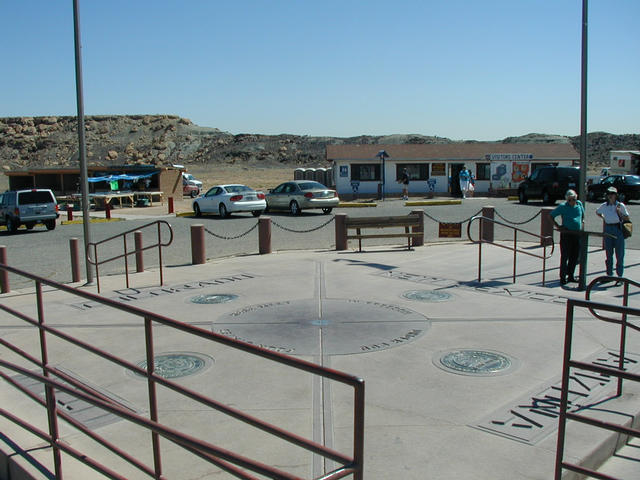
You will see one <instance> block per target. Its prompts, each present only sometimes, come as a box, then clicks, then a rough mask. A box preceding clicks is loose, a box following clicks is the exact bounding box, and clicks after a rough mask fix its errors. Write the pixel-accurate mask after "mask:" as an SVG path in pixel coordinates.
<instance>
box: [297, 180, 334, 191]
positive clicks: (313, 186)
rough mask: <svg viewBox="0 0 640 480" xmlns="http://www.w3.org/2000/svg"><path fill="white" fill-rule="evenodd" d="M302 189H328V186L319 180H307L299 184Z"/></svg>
mask: <svg viewBox="0 0 640 480" xmlns="http://www.w3.org/2000/svg"><path fill="white" fill-rule="evenodd" d="M298 186H299V187H300V190H326V189H327V187H325V186H324V185H322V184H321V183H318V182H305V183H300V184H298Z"/></svg>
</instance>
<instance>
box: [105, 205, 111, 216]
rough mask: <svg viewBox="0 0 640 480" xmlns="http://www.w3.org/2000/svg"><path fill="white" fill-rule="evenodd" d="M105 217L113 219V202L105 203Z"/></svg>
mask: <svg viewBox="0 0 640 480" xmlns="http://www.w3.org/2000/svg"><path fill="white" fill-rule="evenodd" d="M104 218H106V219H107V220H110V219H111V204H110V203H109V202H107V203H105V204H104Z"/></svg>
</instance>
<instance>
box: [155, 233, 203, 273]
mask: <svg viewBox="0 0 640 480" xmlns="http://www.w3.org/2000/svg"><path fill="white" fill-rule="evenodd" d="M157 225H158V264H159V265H160V285H164V274H163V273H162V230H161V229H160V223H157ZM169 228H171V227H169ZM172 235H173V234H172ZM172 238H173V237H172ZM202 244H203V245H204V242H202Z"/></svg>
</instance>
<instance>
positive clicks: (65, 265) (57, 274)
mask: <svg viewBox="0 0 640 480" xmlns="http://www.w3.org/2000/svg"><path fill="white" fill-rule="evenodd" d="M189 205H190V202H188V201H187V200H185V201H184V202H183V204H182V203H181V204H180V205H178V206H177V207H176V210H177V211H180V208H182V209H183V210H187V209H188V208H189ZM487 205H493V206H494V207H495V211H496V219H497V220H500V221H503V222H504V221H505V220H506V223H514V224H515V223H521V222H526V221H527V220H530V219H531V218H533V217H535V218H533V220H531V221H529V222H527V223H525V224H523V225H519V228H522V229H524V230H527V231H530V232H533V233H537V234H538V233H539V231H540V217H539V216H536V214H537V213H538V212H539V211H540V209H541V208H542V207H543V205H542V204H541V203H540V202H530V203H529V204H527V205H520V204H518V203H517V202H514V201H509V200H507V199H505V198H468V199H466V200H465V201H464V202H463V203H462V204H460V205H440V206H426V207H425V206H422V207H406V206H404V202H403V201H400V200H386V201H384V202H378V203H377V207H376V208H338V209H336V210H334V212H332V214H331V215H324V214H322V212H320V211H317V212H316V211H305V212H303V213H302V215H300V216H298V217H292V216H291V215H289V214H287V213H270V214H269V216H270V217H271V219H272V248H273V250H274V251H278V250H295V249H318V250H322V249H332V248H334V246H335V233H334V223H333V221H332V219H333V213H346V214H347V215H352V216H383V215H406V214H408V213H410V212H411V211H412V210H417V209H421V210H424V211H425V213H426V214H427V217H425V242H434V241H439V239H438V224H437V223H436V222H435V221H434V220H433V219H436V220H438V221H442V222H463V221H466V220H468V219H469V218H470V217H472V216H473V215H476V214H477V213H478V212H479V211H480V209H481V208H482V207H484V206H487ZM598 205H599V203H587V205H586V210H587V215H586V229H587V230H590V231H601V230H602V223H601V220H600V219H599V218H598V217H596V215H595V209H596V208H597V206H598ZM628 207H629V210H630V213H631V217H632V219H634V218H640V203H633V204H630V205H629V206H628ZM149 213H154V212H152V211H151V209H128V208H123V209H117V210H114V211H113V216H114V217H115V216H118V215H126V216H127V220H125V221H118V222H109V223H92V224H91V235H92V240H93V241H99V240H103V239H105V238H107V237H110V236H113V235H116V234H118V233H122V232H125V231H128V230H133V229H138V228H140V227H141V226H142V225H144V224H147V223H149V222H151V221H153V220H154V218H150V217H149V216H148V214H149ZM155 213H156V214H157V215H159V217H158V219H162V220H166V221H168V222H169V223H170V224H171V226H172V228H173V232H174V240H173V243H172V244H171V245H170V246H169V247H166V248H164V249H163V260H164V265H166V266H167V267H169V268H170V267H171V266H175V265H185V264H189V263H190V262H191V240H190V227H191V225H193V224H204V226H205V228H206V230H207V231H208V232H207V233H206V234H205V238H206V240H205V241H206V254H207V258H209V259H214V258H222V257H226V256H231V255H242V254H256V253H257V252H258V233H257V229H253V230H251V229H252V227H254V226H255V225H256V223H257V220H256V219H255V218H254V217H252V216H251V215H250V214H238V215H233V216H232V217H231V218H227V219H220V218H218V217H215V216H207V217H202V218H193V217H173V216H171V217H167V216H166V215H165V214H166V206H164V207H159V208H156V209H155ZM136 214H138V216H136ZM93 215H95V216H97V217H104V213H103V212H95V214H93V213H92V216H93ZM62 219H66V216H65V215H64V214H63V215H61V219H60V220H59V225H58V227H57V228H56V229H55V230H53V231H47V230H45V229H44V227H36V228H35V229H34V230H31V231H26V230H24V229H20V230H19V231H18V233H17V234H15V235H10V234H8V233H6V232H5V231H3V232H1V233H0V237H2V238H1V240H0V244H3V245H5V246H6V247H7V256H8V263H9V264H10V265H13V266H16V267H18V268H22V269H24V270H27V271H29V272H33V273H37V274H39V275H41V276H44V277H46V278H50V279H54V280H57V281H61V282H69V281H71V268H70V254H69V239H70V238H73V237H77V238H79V239H80V244H81V245H82V235H83V228H82V225H81V224H70V225H61V224H60V223H61V220H62ZM474 230H475V229H474ZM153 232H154V230H153V229H145V230H144V232H143V234H144V239H145V245H148V244H149V243H151V242H153V241H154V235H153V234H152V233H153ZM495 234H496V238H497V239H501V240H512V239H513V233H512V231H511V230H509V229H506V228H502V227H499V226H497V227H496V232H495ZM219 237H223V238H219ZM475 238H477V232H476V235H475ZM518 238H519V239H522V240H525V241H526V240H534V239H533V238H532V237H529V238H527V236H525V235H522V234H519V236H518ZM466 239H467V237H466V225H463V238H462V239H461V241H465V240H466ZM556 239H557V236H556ZM393 240H394V239H392V240H391V241H389V240H386V243H388V244H396V245H401V244H402V241H403V240H402V239H395V240H396V242H395V243H394V241H393ZM446 240H447V241H450V240H451V239H446ZM128 242H129V248H130V249H131V248H133V237H132V236H131V237H129V239H128ZM384 243H385V240H383V241H380V242H377V243H374V241H373V240H369V241H367V243H366V244H368V245H372V244H384ZM590 244H591V245H593V246H598V245H600V244H601V239H600V238H598V237H592V238H591V239H590ZM353 245H355V243H354V244H350V247H351V246H353ZM122 248H123V247H122V241H121V240H120V241H118V242H114V243H113V244H111V245H110V246H108V247H106V248H101V249H100V250H99V256H100V258H107V257H109V256H113V255H118V254H121V253H122ZM627 248H633V249H638V248H640V235H634V236H633V237H631V238H630V239H628V240H627ZM134 262H135V259H134V257H133V256H131V257H130V260H129V263H130V265H129V269H130V271H134V270H135V264H134ZM157 264H158V257H157V253H156V252H155V251H153V250H149V251H147V252H145V267H147V268H153V267H155V266H157ZM100 271H101V275H102V274H113V273H118V274H120V273H124V261H123V260H122V259H120V260H116V261H114V262H111V263H109V264H106V265H104V266H102V267H101V270H100ZM84 273H85V269H84V266H83V268H82V274H83V276H84ZM10 280H11V286H12V289H15V288H21V287H24V286H27V285H28V282H25V281H23V280H19V279H14V278H11V279H10Z"/></svg>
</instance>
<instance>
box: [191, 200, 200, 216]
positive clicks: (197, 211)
mask: <svg viewBox="0 0 640 480" xmlns="http://www.w3.org/2000/svg"><path fill="white" fill-rule="evenodd" d="M193 211H194V212H195V214H196V217H201V216H202V212H201V211H200V205H198V204H197V203H194V204H193Z"/></svg>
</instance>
